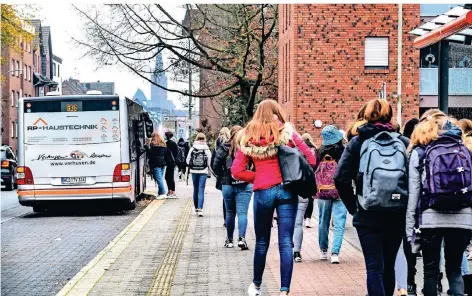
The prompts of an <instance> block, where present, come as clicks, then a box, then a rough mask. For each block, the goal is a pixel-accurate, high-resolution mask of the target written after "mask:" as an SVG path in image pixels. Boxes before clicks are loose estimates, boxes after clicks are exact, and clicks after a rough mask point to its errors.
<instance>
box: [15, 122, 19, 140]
mask: <svg viewBox="0 0 472 296" xmlns="http://www.w3.org/2000/svg"><path fill="white" fill-rule="evenodd" d="M15 138H18V122H15Z"/></svg>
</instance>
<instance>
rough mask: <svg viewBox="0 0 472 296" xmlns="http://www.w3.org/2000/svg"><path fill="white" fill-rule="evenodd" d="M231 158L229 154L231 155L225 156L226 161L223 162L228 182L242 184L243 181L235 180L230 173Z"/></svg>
mask: <svg viewBox="0 0 472 296" xmlns="http://www.w3.org/2000/svg"><path fill="white" fill-rule="evenodd" d="M233 160H234V158H233V156H231V155H228V156H226V162H225V165H224V170H225V171H226V172H225V173H226V174H228V176H229V182H230V184H231V185H238V184H243V183H244V181H239V180H236V179H234V178H233V176H232V175H231V167H232V166H233Z"/></svg>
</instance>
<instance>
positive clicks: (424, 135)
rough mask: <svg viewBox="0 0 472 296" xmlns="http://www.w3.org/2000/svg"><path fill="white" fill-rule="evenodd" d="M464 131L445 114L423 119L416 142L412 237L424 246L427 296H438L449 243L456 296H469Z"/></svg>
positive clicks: (471, 165) (470, 165) (469, 165)
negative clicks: (464, 261)
mask: <svg viewBox="0 0 472 296" xmlns="http://www.w3.org/2000/svg"><path fill="white" fill-rule="evenodd" d="M462 136H463V135H462V130H461V129H460V128H458V127H457V126H455V125H454V124H453V123H452V121H451V120H450V119H449V118H448V117H447V116H446V115H445V114H444V113H443V112H441V111H439V110H430V111H428V112H426V113H425V114H423V116H422V117H421V119H420V123H419V124H418V126H417V127H416V129H415V130H414V132H413V134H412V137H411V145H410V147H409V151H410V163H409V174H408V182H409V200H408V211H407V220H406V234H407V236H408V240H409V241H410V242H411V243H412V245H413V246H414V250H413V251H416V250H417V249H418V246H421V248H422V253H423V263H424V295H425V296H433V295H434V296H436V295H437V293H438V290H437V287H438V276H439V272H440V257H441V256H440V254H441V246H442V243H443V241H444V258H445V260H446V276H447V278H448V281H449V290H450V293H451V295H464V281H463V279H462V275H461V262H462V259H463V255H464V251H465V249H466V247H467V245H468V244H469V242H470V239H471V230H472V208H471V206H472V203H471V200H472V156H471V153H470V151H469V150H468V149H467V148H466V146H465V145H464V144H463V142H462V141H461V140H462Z"/></svg>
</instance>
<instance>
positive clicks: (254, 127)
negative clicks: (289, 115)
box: [242, 99, 287, 144]
mask: <svg viewBox="0 0 472 296" xmlns="http://www.w3.org/2000/svg"><path fill="white" fill-rule="evenodd" d="M286 121H287V120H286V116H285V112H284V110H283V109H282V107H280V105H279V104H278V103H277V102H276V101H274V100H270V99H267V100H264V101H262V102H261V103H260V104H259V105H258V106H257V110H256V113H255V114H254V117H253V118H252V120H251V121H250V122H249V123H248V124H247V125H246V132H245V134H244V137H243V139H242V144H246V143H247V142H248V141H249V140H253V141H255V142H259V141H260V140H261V139H263V138H264V139H266V140H269V138H270V137H273V140H274V143H278V142H279V140H280V131H281V130H282V128H283V124H285V122H286Z"/></svg>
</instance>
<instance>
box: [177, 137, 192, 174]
mask: <svg viewBox="0 0 472 296" xmlns="http://www.w3.org/2000/svg"><path fill="white" fill-rule="evenodd" d="M189 150H190V147H189V146H188V143H186V142H185V140H184V139H183V138H180V139H179V142H178V143H177V159H176V161H177V167H178V168H179V181H183V180H184V179H183V178H184V177H185V172H186V168H187V163H186V159H187V155H188V152H189Z"/></svg>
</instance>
